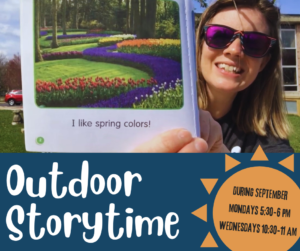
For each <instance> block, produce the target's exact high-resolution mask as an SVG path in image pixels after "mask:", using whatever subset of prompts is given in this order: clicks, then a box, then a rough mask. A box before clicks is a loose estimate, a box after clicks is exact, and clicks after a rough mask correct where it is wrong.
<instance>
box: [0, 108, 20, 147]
mask: <svg viewBox="0 0 300 251" xmlns="http://www.w3.org/2000/svg"><path fill="white" fill-rule="evenodd" d="M12 119H13V113H12V111H0V153H26V150H25V143H24V134H23V133H22V132H21V129H22V128H24V126H23V125H16V126H12V125H11V122H12Z"/></svg>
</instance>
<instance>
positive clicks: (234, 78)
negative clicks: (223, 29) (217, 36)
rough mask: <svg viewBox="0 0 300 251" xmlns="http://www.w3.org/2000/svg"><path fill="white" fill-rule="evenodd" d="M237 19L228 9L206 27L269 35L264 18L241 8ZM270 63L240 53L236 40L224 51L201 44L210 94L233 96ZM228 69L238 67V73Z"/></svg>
mask: <svg viewBox="0 0 300 251" xmlns="http://www.w3.org/2000/svg"><path fill="white" fill-rule="evenodd" d="M239 16H240V19H241V22H242V26H241V22H240V19H239V18H238V13H237V11H236V9H234V8H228V9H224V10H223V11H221V12H219V13H218V14H217V15H215V16H214V18H213V19H212V20H211V21H210V22H209V24H220V25H226V26H229V27H231V28H233V29H235V30H244V31H257V32H261V33H265V34H269V28H268V25H267V22H266V20H265V18H264V16H263V15H262V14H261V13H260V12H259V11H258V10H256V9H250V8H240V9H239ZM268 61H269V56H266V57H263V58H252V57H250V56H247V55H245V54H244V53H243V51H242V45H241V41H240V39H239V38H237V39H235V40H234V41H233V42H232V44H230V45H229V46H228V47H227V48H225V49H213V48H210V47H208V46H207V44H206V43H205V42H204V43H203V48H202V56H201V69H202V74H203V77H204V79H205V80H206V83H207V87H208V89H209V90H210V91H211V92H215V91H217V92H220V91H221V92H224V94H225V92H226V93H227V94H236V93H237V92H239V91H242V90H244V89H246V88H247V87H248V86H249V85H251V84H252V83H253V81H254V80H255V78H256V77H257V75H258V73H259V72H260V71H262V70H263V68H264V67H265V65H266V64H267V63H268ZM227 65H228V66H233V67H239V68H240V72H239V73H236V72H233V70H232V68H228V67H227Z"/></svg>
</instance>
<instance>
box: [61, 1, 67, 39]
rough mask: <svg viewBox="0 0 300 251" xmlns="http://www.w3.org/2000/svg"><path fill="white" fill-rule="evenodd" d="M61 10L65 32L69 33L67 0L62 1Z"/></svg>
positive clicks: (65, 33)
mask: <svg viewBox="0 0 300 251" xmlns="http://www.w3.org/2000/svg"><path fill="white" fill-rule="evenodd" d="M61 9H62V10H61V12H62V28H63V34H64V35H67V24H66V22H67V21H66V18H67V17H66V15H67V0H63V1H62V5H61Z"/></svg>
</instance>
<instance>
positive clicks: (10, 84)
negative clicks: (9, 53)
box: [4, 54, 22, 90]
mask: <svg viewBox="0 0 300 251" xmlns="http://www.w3.org/2000/svg"><path fill="white" fill-rule="evenodd" d="M4 83H5V84H4V86H5V87H6V89H7V90H14V89H22V77H21V58H20V55H19V54H17V55H14V57H13V59H11V60H9V61H8V63H7V66H6V71H5V75H4Z"/></svg>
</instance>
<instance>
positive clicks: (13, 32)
mask: <svg viewBox="0 0 300 251" xmlns="http://www.w3.org/2000/svg"><path fill="white" fill-rule="evenodd" d="M20 1H21V0H0V53H2V54H4V55H6V57H7V58H8V59H10V58H12V57H13V55H14V54H18V53H20ZM193 1H194V0H193ZM213 1H215V0H207V2H208V4H209V3H211V2H213ZM194 2H195V9H196V12H202V11H203V10H204V9H203V8H202V9H201V8H200V4H199V3H198V2H196V1H194ZM276 4H277V5H278V6H280V7H281V13H283V14H300V0H277V1H276Z"/></svg>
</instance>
